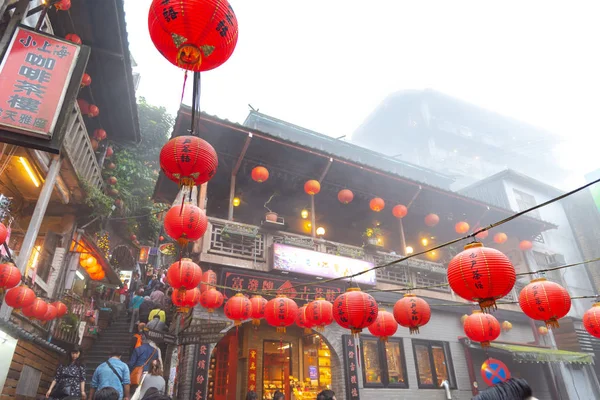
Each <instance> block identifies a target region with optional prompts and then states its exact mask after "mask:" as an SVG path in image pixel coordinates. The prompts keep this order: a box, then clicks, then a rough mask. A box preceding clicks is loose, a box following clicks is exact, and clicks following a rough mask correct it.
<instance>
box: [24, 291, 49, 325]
mask: <svg viewBox="0 0 600 400" xmlns="http://www.w3.org/2000/svg"><path fill="white" fill-rule="evenodd" d="M47 312H48V303H46V302H45V301H44V300H42V299H40V298H39V297H38V298H36V299H35V300H34V301H33V303H32V304H31V305H29V306H27V307H23V308H22V309H21V313H22V314H23V315H24V316H26V317H28V318H32V319H37V320H40V321H42V320H43V319H44V316H45V315H46V313H47Z"/></svg>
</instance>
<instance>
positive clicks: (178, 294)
mask: <svg viewBox="0 0 600 400" xmlns="http://www.w3.org/2000/svg"><path fill="white" fill-rule="evenodd" d="M200 297H201V295H200V290H198V288H193V289H191V290H185V291H183V290H174V291H173V294H171V300H172V301H173V305H175V306H176V307H177V308H178V309H179V310H178V311H179V312H187V311H188V310H189V309H190V308H192V307H194V306H195V305H196V304H198V302H199V301H200Z"/></svg>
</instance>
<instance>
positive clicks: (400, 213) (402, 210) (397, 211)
mask: <svg viewBox="0 0 600 400" xmlns="http://www.w3.org/2000/svg"><path fill="white" fill-rule="evenodd" d="M392 214H393V215H394V217H396V218H398V219H400V218H404V217H406V215H407V214H408V208H406V206H405V205H403V204H398V205H397V206H394V208H392Z"/></svg>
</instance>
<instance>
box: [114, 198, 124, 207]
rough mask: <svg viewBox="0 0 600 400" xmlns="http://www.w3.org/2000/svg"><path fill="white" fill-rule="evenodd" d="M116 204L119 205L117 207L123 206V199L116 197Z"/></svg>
mask: <svg viewBox="0 0 600 400" xmlns="http://www.w3.org/2000/svg"><path fill="white" fill-rule="evenodd" d="M115 206H117V207H119V208H121V207H123V200H121V199H116V200H115Z"/></svg>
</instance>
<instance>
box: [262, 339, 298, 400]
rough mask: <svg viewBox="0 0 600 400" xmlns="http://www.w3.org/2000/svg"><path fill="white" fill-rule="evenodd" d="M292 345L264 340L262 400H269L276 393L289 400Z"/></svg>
mask: <svg viewBox="0 0 600 400" xmlns="http://www.w3.org/2000/svg"><path fill="white" fill-rule="evenodd" d="M291 350H292V344H291V343H289V342H280V341H274V340H273V341H271V340H265V341H264V344H263V399H265V400H271V399H272V398H273V394H274V393H275V392H277V391H280V392H282V393H283V394H284V395H285V399H286V400H290V399H291V397H290V371H291V368H292V357H291V355H292V351H291Z"/></svg>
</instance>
